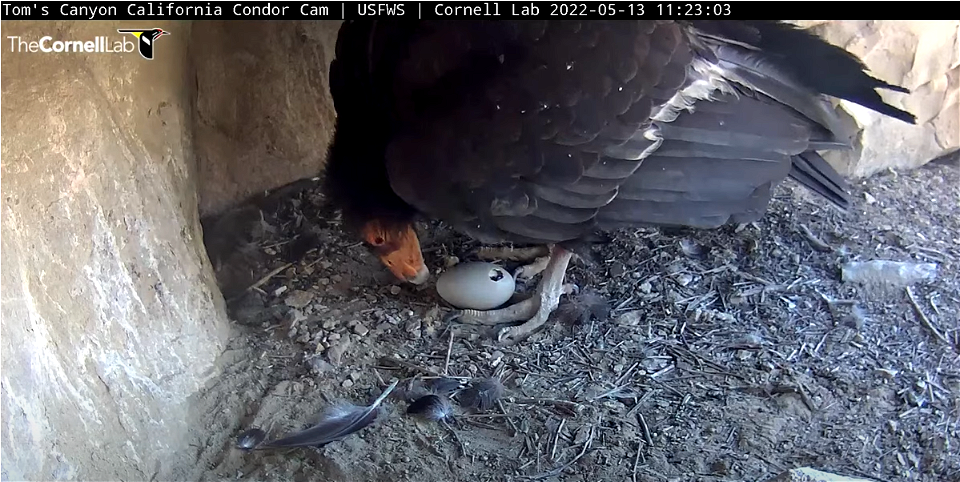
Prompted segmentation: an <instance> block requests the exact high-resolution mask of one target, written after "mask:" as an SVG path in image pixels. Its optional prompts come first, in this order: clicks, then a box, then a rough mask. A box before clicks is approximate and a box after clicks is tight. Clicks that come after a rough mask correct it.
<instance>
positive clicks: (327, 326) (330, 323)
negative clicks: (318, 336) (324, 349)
mask: <svg viewBox="0 0 960 482" xmlns="http://www.w3.org/2000/svg"><path fill="white" fill-rule="evenodd" d="M339 324H340V322H339V321H338V320H337V319H336V318H331V319H329V320H327V321H324V322H323V325H322V326H323V329H324V330H332V329H334V328H336V327H337V325H339Z"/></svg>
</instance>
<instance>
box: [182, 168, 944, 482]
mask: <svg viewBox="0 0 960 482" xmlns="http://www.w3.org/2000/svg"><path fill="white" fill-rule="evenodd" d="M958 186H960V171H958V169H957V167H956V160H955V159H954V160H953V161H952V163H951V162H945V163H941V162H935V163H931V164H929V165H928V166H926V167H924V168H921V169H918V170H916V171H912V172H906V173H903V172H901V173H896V172H887V173H884V174H881V175H877V176H875V177H873V178H871V179H869V180H866V181H863V182H859V183H857V184H856V185H855V186H854V187H853V191H854V193H853V195H854V198H855V206H854V207H853V208H852V209H851V212H849V213H846V214H844V213H840V212H838V211H837V210H835V209H833V208H827V207H823V205H824V203H823V202H822V201H821V200H819V199H816V198H814V197H813V196H811V195H809V194H807V193H806V192H804V191H803V190H802V188H799V187H796V186H794V185H792V184H787V185H784V186H783V187H781V188H780V189H779V191H778V195H777V198H776V200H775V201H774V202H773V204H772V205H771V207H770V210H769V213H768V215H767V216H766V217H765V218H764V219H763V220H761V221H760V222H758V223H755V224H751V225H745V226H739V227H736V226H731V227H729V228H724V229H720V230H715V231H695V230H656V229H643V230H633V231H626V230H624V231H621V232H618V233H615V236H614V239H613V241H612V242H610V243H608V244H603V245H596V246H594V248H593V251H594V253H595V256H594V258H595V260H593V261H592V262H590V260H588V261H587V262H578V263H576V264H575V265H574V266H572V267H571V269H570V270H569V271H568V275H569V277H570V278H569V279H572V281H573V282H575V283H577V284H578V286H579V287H581V289H582V291H581V293H580V295H578V296H575V297H574V298H573V301H570V300H566V299H565V301H563V302H562V304H561V310H560V314H559V315H556V316H554V318H553V319H552V321H551V323H549V324H548V325H547V326H546V327H545V328H544V329H543V330H541V331H540V332H538V333H536V334H534V335H533V336H532V337H530V338H528V339H527V340H526V341H524V342H522V343H520V344H518V345H514V346H501V345H499V344H497V343H496V342H495V341H494V340H493V339H492V338H491V333H492V331H491V330H488V329H478V328H477V327H473V326H466V325H451V324H449V323H446V322H445V321H444V315H445V314H446V313H447V312H448V311H450V310H449V309H448V308H446V307H444V306H443V304H442V303H441V302H440V300H439V298H438V296H437V295H436V291H435V290H434V288H433V283H432V282H431V283H429V284H428V285H427V286H425V287H419V288H418V287H412V286H400V285H397V284H395V283H394V281H393V279H392V277H391V276H390V274H389V273H388V272H386V271H385V270H384V269H382V268H381V266H380V265H379V262H378V261H377V260H376V259H375V258H373V257H372V256H371V255H369V254H368V253H367V252H366V249H365V248H364V247H363V246H361V245H360V244H359V243H357V242H356V240H355V239H352V238H350V237H348V236H345V235H344V234H343V233H342V232H341V231H340V229H339V225H338V222H337V219H336V218H335V217H334V216H333V215H332V213H330V212H325V211H324V210H323V208H322V207H321V206H322V201H323V199H322V197H321V196H320V194H319V192H318V191H317V186H316V184H315V183H314V182H310V181H304V182H301V183H298V184H297V185H295V186H290V187H288V188H285V189H282V190H280V192H277V193H273V194H271V195H270V196H269V197H267V198H264V199H260V200H258V201H257V203H256V204H255V205H251V206H249V207H247V208H245V209H241V210H238V211H236V212H234V213H233V214H231V215H229V216H226V217H224V218H223V219H221V220H218V221H217V222H211V221H209V220H208V221H207V222H206V223H205V231H206V232H207V239H206V241H207V245H208V248H209V251H210V254H211V259H212V260H213V262H214V264H215V267H217V269H218V276H219V278H220V282H221V285H222V287H223V289H224V292H225V296H226V297H228V298H229V299H230V303H229V307H230V314H231V318H232V319H233V320H235V321H236V332H237V335H236V337H235V338H234V339H233V341H232V349H231V350H230V351H229V352H228V353H227V356H226V357H225V362H224V363H225V365H224V376H222V377H220V378H218V380H217V381H216V382H215V383H213V384H211V386H210V387H208V390H207V391H206V395H205V396H204V397H203V399H201V400H200V401H199V403H200V404H201V406H204V407H208V408H209V411H208V413H201V414H198V422H197V423H198V425H197V430H200V431H202V433H203V434H204V436H205V437H207V441H206V443H205V444H204V445H203V446H201V447H196V451H197V460H198V469H197V470H198V478H200V479H202V480H225V479H234V480H285V481H287V480H289V481H307V480H381V481H398V480H417V481H434V480H436V481H441V480H442V481H448V480H471V481H485V480H564V481H580V480H583V481H586V480H634V481H714V480H717V481H720V480H722V481H728V480H729V481H762V480H766V479H768V478H770V477H773V476H775V475H777V474H778V473H780V472H782V471H784V470H786V469H790V468H794V467H802V466H811V467H814V468H817V469H820V470H824V471H829V472H833V473H837V474H843V475H847V476H858V477H864V478H874V479H877V480H882V481H930V482H933V481H950V480H960V322H958V320H960V271H958V266H957V265H958V260H960V220H958V218H960V209H958V201H960V194H958ZM238 233H243V234H238ZM421 234H422V245H423V247H424V250H425V254H426V256H427V262H428V265H429V266H431V267H432V268H434V269H435V270H437V271H439V270H440V269H442V267H443V266H445V265H446V264H447V263H450V262H452V258H451V257H452V256H456V257H457V258H458V259H459V260H461V261H469V260H473V259H476V251H477V248H478V247H479V245H478V244H477V243H475V242H473V241H470V240H468V239H466V238H463V237H461V236H458V235H456V234H454V233H452V232H451V231H450V230H448V229H446V228H445V227H443V226H442V225H439V224H437V225H430V226H423V229H422V230H421ZM238 240H239V242H238ZM873 259H887V260H894V261H911V262H932V263H937V264H938V265H939V272H938V275H937V278H936V280H935V281H933V282H929V283H915V284H913V285H912V286H911V288H910V289H911V294H912V295H913V299H914V303H915V305H914V303H911V300H910V297H909V296H908V295H907V293H906V290H905V289H904V288H903V287H889V286H887V287H884V286H861V285H857V284H852V283H844V282H841V269H840V267H841V265H842V264H843V263H845V262H848V261H868V260H873ZM518 265H519V263H516V262H508V263H507V267H508V268H509V269H511V270H512V269H513V268H515V267H516V266H518ZM267 272H269V273H267ZM265 273H266V274H272V276H269V277H267V276H265ZM435 279H436V277H434V280H435ZM251 285H253V286H254V287H253V288H252V289H247V288H248V287H250V286H251ZM533 286H535V283H529V284H528V285H527V286H526V289H530V288H532V287H533ZM521 289H522V288H521ZM596 296H599V297H600V299H602V300H606V301H607V303H608V306H609V308H611V310H609V312H608V313H604V312H603V311H604V310H590V309H586V308H584V307H591V306H593V305H592V304H591V303H590V302H589V301H590V300H591V299H593V297H596ZM917 310H919V311H920V312H922V313H923V314H922V317H925V319H926V320H927V321H926V323H925V322H923V321H922V320H921V315H918V313H917ZM931 327H932V329H931ZM934 330H935V331H936V332H937V333H936V334H935V333H934ZM451 333H452V345H451V344H450V340H451ZM448 353H449V355H448ZM448 357H449V358H448ZM448 359H449V362H448V361H447V360H448ZM444 372H446V373H447V374H449V375H450V376H456V377H468V378H474V377H486V376H491V375H497V376H499V377H501V378H502V379H503V380H504V384H505V385H506V387H507V393H506V395H505V396H504V398H503V399H502V400H501V404H500V406H498V407H497V408H496V409H494V410H493V411H492V412H490V413H486V414H480V415H470V414H467V415H465V416H459V417H458V418H457V420H456V423H455V424H454V425H453V427H454V428H453V429H452V430H451V429H448V428H447V427H444V426H441V425H438V424H435V423H430V422H423V421H419V420H417V419H415V418H412V417H410V416H408V415H406V414H405V413H404V412H405V410H406V403H404V402H403V401H401V400H399V399H398V398H399V397H394V396H392V397H390V398H388V399H387V401H386V402H385V404H384V411H383V412H382V413H381V415H380V417H379V418H378V420H377V422H376V423H375V424H374V425H372V426H370V427H368V428H366V429H363V430H362V431H360V432H359V433H357V434H354V435H351V436H349V437H347V438H346V439H344V440H342V441H339V442H333V443H331V444H328V445H326V446H324V447H322V448H306V449H294V450H287V451H254V452H244V451H241V450H238V449H236V448H234V444H235V443H236V438H237V436H238V435H239V434H240V433H241V432H243V431H244V430H246V429H249V428H252V427H260V428H263V429H264V430H267V431H268V433H269V434H270V436H271V437H277V436H280V435H283V434H285V433H288V432H291V431H295V430H299V429H301V428H304V427H306V426H309V424H310V423H311V422H312V421H315V420H316V416H317V414H318V413H320V412H322V411H323V409H324V408H326V407H328V406H329V405H330V404H331V403H334V402H336V401H338V400H339V401H350V402H353V403H357V404H364V403H367V401H369V400H370V399H371V398H372V397H375V396H376V395H378V394H379V393H380V392H381V391H382V389H383V388H384V387H385V386H386V384H387V383H389V382H390V381H391V379H396V378H400V379H402V380H403V381H404V382H406V381H408V380H409V379H410V378H411V377H424V376H427V377H429V376H435V375H437V374H442V373H444ZM401 386H403V384H401ZM398 393H399V392H398ZM210 420H214V422H213V423H212V424H211V423H210Z"/></svg>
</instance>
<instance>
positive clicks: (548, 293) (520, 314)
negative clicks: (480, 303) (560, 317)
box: [459, 246, 573, 343]
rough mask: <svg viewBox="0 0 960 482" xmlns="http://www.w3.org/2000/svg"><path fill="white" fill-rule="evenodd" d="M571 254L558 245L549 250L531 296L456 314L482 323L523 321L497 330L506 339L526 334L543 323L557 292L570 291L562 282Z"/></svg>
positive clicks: (557, 297)
mask: <svg viewBox="0 0 960 482" xmlns="http://www.w3.org/2000/svg"><path fill="white" fill-rule="evenodd" d="M571 258H573V253H572V252H570V251H568V250H566V249H564V248H562V247H560V246H554V247H553V249H552V250H551V253H550V261H549V262H547V267H546V268H545V269H544V270H543V277H542V278H541V279H540V284H539V285H537V289H536V291H535V292H534V294H533V296H531V297H530V298H528V299H526V300H524V301H521V302H519V303H517V304H514V305H511V306H508V307H506V308H501V309H499V310H490V311H479V310H463V312H461V314H460V317H459V318H460V321H462V322H463V323H473V324H481V325H497V324H500V323H509V322H512V321H525V323H523V324H522V325H518V326H511V327H508V328H504V329H503V330H500V334H499V336H498V337H497V338H498V339H499V340H500V341H502V342H508V343H509V342H513V341H519V340H521V339H523V338H525V337H527V336H528V335H530V334H531V333H533V331H534V330H536V329H537V328H540V327H541V326H543V324H544V323H546V321H547V318H549V317H550V313H553V311H554V310H556V309H557V306H558V305H559V304H560V296H561V295H563V294H568V293H570V291H571V288H572V285H564V284H563V279H564V276H565V275H566V271H567V265H569V264H570V259H571Z"/></svg>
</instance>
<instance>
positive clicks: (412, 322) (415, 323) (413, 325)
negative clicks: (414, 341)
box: [403, 318, 421, 337]
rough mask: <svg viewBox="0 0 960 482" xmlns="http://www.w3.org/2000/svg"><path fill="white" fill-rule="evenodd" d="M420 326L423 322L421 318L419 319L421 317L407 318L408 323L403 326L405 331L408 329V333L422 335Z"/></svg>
mask: <svg viewBox="0 0 960 482" xmlns="http://www.w3.org/2000/svg"><path fill="white" fill-rule="evenodd" d="M420 326H421V323H420V319H419V318H410V319H409V320H407V323H406V325H405V326H404V327H403V329H404V331H406V332H407V333H410V334H416V335H417V336H418V337H419V336H420Z"/></svg>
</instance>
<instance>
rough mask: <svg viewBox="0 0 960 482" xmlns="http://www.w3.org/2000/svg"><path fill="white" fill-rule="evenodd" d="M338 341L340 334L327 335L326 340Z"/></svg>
mask: <svg viewBox="0 0 960 482" xmlns="http://www.w3.org/2000/svg"><path fill="white" fill-rule="evenodd" d="M339 339H340V333H330V334H329V335H327V340H330V341H337V340H339Z"/></svg>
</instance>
